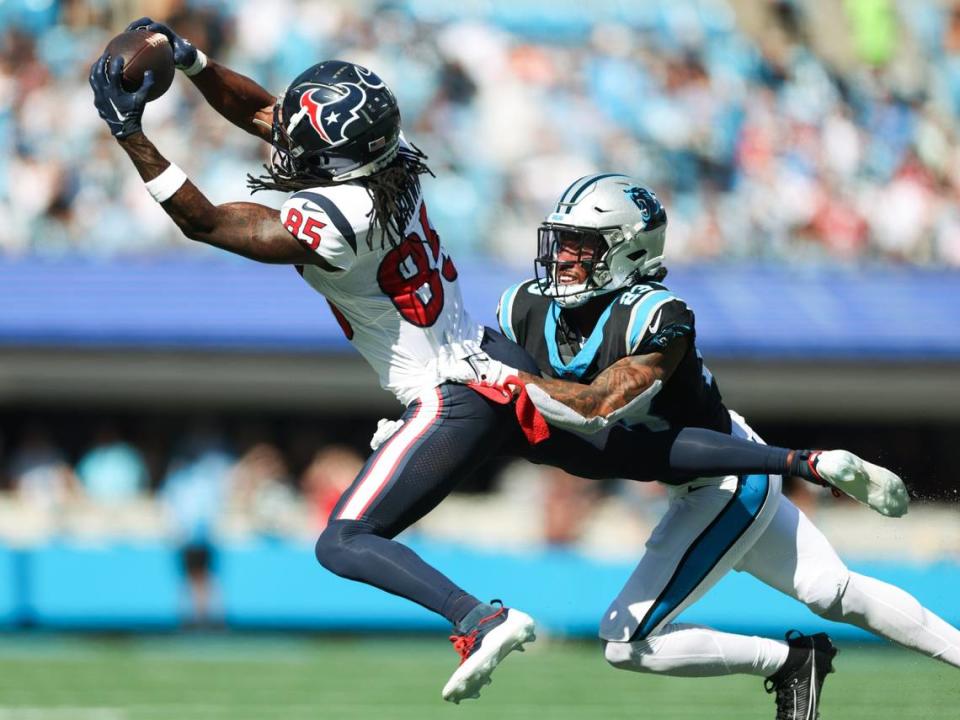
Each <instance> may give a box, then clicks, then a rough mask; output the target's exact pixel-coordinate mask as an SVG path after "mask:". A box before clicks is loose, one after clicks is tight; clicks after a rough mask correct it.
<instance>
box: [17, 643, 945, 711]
mask: <svg viewBox="0 0 960 720" xmlns="http://www.w3.org/2000/svg"><path fill="white" fill-rule="evenodd" d="M454 663H455V655H454V654H453V652H452V651H451V650H450V648H449V646H446V643H445V642H444V641H443V640H442V639H441V638H435V639H433V638H431V639H389V638H388V639H384V640H377V639H375V638H371V637H365V638H360V639H338V638H337V639H333V638H326V637H320V638H306V639H298V638H293V637H259V636H253V637H251V636H229V635H228V636H223V637H201V638H194V637H187V636H175V637H159V638H120V639H111V640H102V639H100V640H98V639H89V638H82V637H81V638H77V637H67V638H58V637H49V636H42V635H41V636H32V635H17V636H12V637H3V636H0V720H219V719H221V718H222V719H223V720H227V719H228V718H229V720H253V719H254V718H277V719H280V718H282V719H283V720H306V719H307V718H310V719H311V720H313V719H326V718H331V719H335V720H350V719H352V718H378V719H382V720H389V719H391V718H403V719H410V720H414V719H416V720H431V719H432V718H445V719H448V720H449V719H452V718H458V719H460V718H463V719H464V720H470V719H474V718H497V719H500V718H502V719H504V720H511V719H514V718H536V719H537V720H555V719H556V720H566V719H568V718H569V719H573V718H576V719H577V720H580V719H581V718H589V719H591V720H592V719H593V718H625V719H626V718H630V719H631V720H635V719H640V718H651V719H657V720H661V719H671V720H672V719H679V718H697V719H702V718H720V719H723V720H726V719H728V718H729V719H737V720H739V719H741V718H773V716H774V710H773V707H774V706H773V700H772V698H771V697H770V696H768V695H767V694H766V693H764V692H763V690H762V688H761V682H760V681H759V680H758V679H757V678H751V677H730V678H720V679H709V680H682V679H671V678H652V677H648V676H640V675H637V674H634V673H626V672H620V671H615V670H613V669H611V668H610V667H608V666H607V665H606V663H604V662H603V661H602V659H601V656H600V653H599V651H598V649H597V647H596V646H595V645H594V644H592V643H568V642H549V641H544V640H541V641H538V642H537V643H536V644H535V645H533V646H531V649H530V650H529V651H528V652H527V653H525V654H523V655H516V656H511V657H510V658H509V659H508V660H507V662H506V663H505V664H504V665H503V666H501V667H500V668H499V669H498V670H497V673H496V674H495V675H494V678H495V681H494V683H493V685H491V686H490V687H488V688H486V689H485V690H484V694H483V697H482V698H481V699H480V700H478V701H470V702H465V703H464V704H462V705H460V706H459V707H457V706H453V705H449V704H447V703H444V702H443V701H442V700H440V688H441V687H442V685H443V683H444V681H445V680H446V678H447V676H448V674H449V673H450V672H451V671H452V669H453V666H454ZM837 666H838V672H837V673H836V674H835V675H832V676H831V677H830V678H829V679H828V681H827V684H826V686H825V688H824V699H823V704H822V706H821V710H822V715H823V717H824V718H826V719H827V720H829V719H830V718H837V719H838V720H839V719H843V720H855V719H857V718H864V719H866V718H869V719H870V720H885V719H887V718H889V719H890V720H893V719H894V718H895V719H896V720H908V719H911V718H917V720H920V719H921V718H922V719H923V720H931V719H932V718H956V717H960V710H958V708H960V673H958V672H957V671H956V670H953V669H951V668H948V667H946V666H944V665H941V664H939V663H936V662H933V661H931V660H926V659H924V658H921V657H917V656H914V655H912V654H909V653H906V652H902V651H898V650H890V649H880V648H873V647H871V648H862V647H860V648H858V647H849V646H847V647H843V648H842V651H841V655H840V657H839V658H838V663H837Z"/></svg>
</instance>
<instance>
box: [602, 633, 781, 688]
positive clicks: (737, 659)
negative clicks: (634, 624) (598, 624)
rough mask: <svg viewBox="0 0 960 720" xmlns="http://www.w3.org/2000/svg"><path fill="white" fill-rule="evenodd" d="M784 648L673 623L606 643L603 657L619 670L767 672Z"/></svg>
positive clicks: (691, 673) (687, 674)
mask: <svg viewBox="0 0 960 720" xmlns="http://www.w3.org/2000/svg"><path fill="white" fill-rule="evenodd" d="M787 650H788V647H787V645H786V644H785V643H782V642H777V641H776V640H769V639H767V638H761V637H755V636H752V635H733V634H731V633H724V632H719V631H717V630H712V629H710V628H708V627H703V626H701V625H686V624H681V623H676V624H670V625H665V626H664V628H663V630H661V631H660V632H659V633H657V634H656V635H653V636H651V637H648V638H647V639H646V640H641V641H639V642H630V643H619V642H608V643H607V644H606V649H605V651H604V652H605V655H606V658H607V661H608V662H609V663H610V664H611V665H613V666H615V667H618V668H620V669H622V670H634V671H636V672H652V673H659V674H662V675H673V676H675V677H712V676H716V675H734V674H740V673H744V674H747V675H759V676H761V677H769V676H770V675H773V674H774V673H775V672H776V671H777V670H779V669H780V667H781V666H782V665H783V663H784V662H785V661H786V659H787Z"/></svg>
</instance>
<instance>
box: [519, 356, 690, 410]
mask: <svg viewBox="0 0 960 720" xmlns="http://www.w3.org/2000/svg"><path fill="white" fill-rule="evenodd" d="M684 352H686V341H685V340H684V339H682V338H680V339H678V341H675V342H673V343H671V344H670V345H669V346H668V347H667V348H666V350H665V351H664V352H662V353H659V352H658V353H650V354H649V355H631V356H629V357H625V358H622V359H620V360H618V361H617V362H615V363H614V364H613V365H611V366H610V367H608V368H607V369H606V370H604V371H603V372H601V373H600V374H599V375H597V377H596V378H594V380H593V382H591V383H590V384H589V385H585V384H582V383H577V382H570V381H567V380H556V379H554V378H547V377H539V376H537V375H530V374H529V373H525V372H520V373H518V377H519V378H520V380H522V381H523V383H524V384H525V385H526V386H527V387H528V389H529V386H530V385H536V386H537V387H539V388H541V389H542V390H544V391H545V392H546V393H547V394H548V395H549V396H550V397H551V398H553V399H554V400H556V401H558V402H561V403H563V404H564V405H566V406H567V407H569V408H570V409H571V410H574V411H575V412H577V413H579V414H580V415H583V416H584V417H585V418H593V417H603V416H609V415H611V414H612V413H614V412H616V411H617V410H620V409H622V408H624V407H625V406H626V405H627V404H628V403H630V402H631V401H633V400H634V399H635V398H637V397H639V396H640V395H642V394H643V393H645V392H647V391H648V390H650V389H652V388H653V387H654V386H655V384H656V383H657V382H658V381H659V382H660V383H665V382H666V381H667V380H668V379H669V378H670V376H671V375H672V374H673V372H674V370H676V368H677V365H678V364H679V363H680V360H681V359H683V354H684Z"/></svg>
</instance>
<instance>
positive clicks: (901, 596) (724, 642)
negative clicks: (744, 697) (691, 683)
mask: <svg viewBox="0 0 960 720" xmlns="http://www.w3.org/2000/svg"><path fill="white" fill-rule="evenodd" d="M823 617H825V618H827V619H828V620H834V621H836V622H845V623H850V624H851V625H856V626H857V627H859V628H863V629H864V630H868V631H870V632H872V633H874V634H876V635H879V636H880V637H883V638H886V639H888V640H892V641H893V642H895V643H898V644H900V645H903V646H904V647H907V648H910V649H912V650H916V651H918V652H921V653H923V654H924V655H927V656H928V657H932V658H934V659H935V660H940V661H941V662H945V663H947V664H948V665H953V666H954V667H960V630H958V629H957V628H955V627H953V626H952V625H950V624H948V623H947V622H946V621H944V620H943V619H941V618H940V617H938V616H936V615H934V614H933V613H932V612H930V611H929V610H927V609H926V608H924V607H923V606H922V605H921V604H920V603H919V602H918V601H917V599H916V598H914V597H913V596H912V595H910V594H909V593H907V592H905V591H903V590H901V589H900V588H898V587H895V586H893V585H890V584H888V583H885V582H881V581H880V580H875V579H874V578H870V577H866V576H864V575H858V574H857V573H850V581H849V583H848V584H847V588H846V590H845V591H844V592H843V595H841V597H840V599H839V600H838V601H837V602H836V603H835V604H834V605H833V607H831V608H830V609H829V610H827V611H826V612H825V613H823ZM787 650H788V647H787V645H786V644H785V643H782V642H778V641H776V640H769V639H767V638H761V637H756V636H751V635H733V634H731V633H724V632H719V631H717V630H712V629H710V628H708V627H703V626H701V625H686V624H681V623H674V624H670V625H666V626H665V627H664V628H663V630H662V631H661V632H660V633H658V634H656V635H653V636H651V637H649V638H647V639H646V640H642V641H638V642H630V643H619V642H608V643H607V644H606V649H605V655H606V658H607V661H608V662H610V664H611V665H614V666H615V667H618V668H621V669H623V670H634V671H636V672H651V673H659V674H661V675H673V676H676V677H711V676H717V675H733V674H739V673H742V674H747V675H759V676H761V677H769V676H770V675H773V674H774V673H775V672H776V671H777V670H779V669H780V667H781V666H782V665H783V663H784V662H785V661H786V659H787Z"/></svg>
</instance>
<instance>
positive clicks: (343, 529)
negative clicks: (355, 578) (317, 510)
mask: <svg viewBox="0 0 960 720" xmlns="http://www.w3.org/2000/svg"><path fill="white" fill-rule="evenodd" d="M358 529H359V527H358V526H357V524H356V523H343V522H334V523H330V524H329V525H327V527H326V528H325V529H324V531H323V532H322V533H320V537H319V538H317V544H316V546H315V547H314V552H315V554H316V556H317V562H319V563H320V564H321V565H323V567H325V568H326V569H327V570H329V571H330V572H332V573H334V574H335V575H341V576H347V577H349V576H350V575H352V574H353V568H354V564H355V563H356V558H355V555H356V551H355V550H354V548H353V547H351V543H350V540H351V538H352V537H354V536H356V534H357V532H358Z"/></svg>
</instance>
